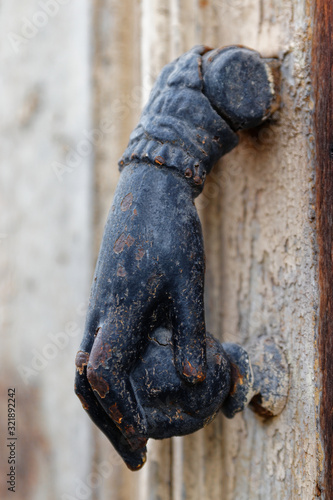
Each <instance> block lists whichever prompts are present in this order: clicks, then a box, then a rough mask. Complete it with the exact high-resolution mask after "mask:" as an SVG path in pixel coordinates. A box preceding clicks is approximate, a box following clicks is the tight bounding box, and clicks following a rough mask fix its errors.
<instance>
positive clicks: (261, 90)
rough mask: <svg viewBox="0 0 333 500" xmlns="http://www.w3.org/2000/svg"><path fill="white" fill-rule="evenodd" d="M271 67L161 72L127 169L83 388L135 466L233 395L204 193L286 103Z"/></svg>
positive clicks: (191, 56)
mask: <svg viewBox="0 0 333 500" xmlns="http://www.w3.org/2000/svg"><path fill="white" fill-rule="evenodd" d="M209 55H211V58H210V59H209ZM270 64H271V60H268V61H266V60H264V59H261V58H260V55H259V54H258V53H257V52H254V51H251V50H249V49H245V48H244V47H237V46H234V47H229V48H226V49H223V50H219V51H217V52H215V51H212V52H211V53H210V52H209V49H208V48H206V47H201V46H200V47H195V48H194V49H192V50H191V51H189V52H187V53H186V54H184V55H183V56H181V57H180V58H178V59H177V60H176V61H174V62H173V63H171V64H169V65H167V66H166V67H165V68H164V69H163V71H162V72H161V74H160V76H159V78H158V80H157V82H156V84H155V86H154V89H153V91H152V93H151V96H150V99H149V102H148V104H147V106H146V108H145V109H144V111H143V113H142V116H141V119H140V122H139V125H138V126H137V127H136V128H135V130H134V131H133V133H132V134H131V137H130V142H129V145H128V147H127V149H126V151H125V153H124V155H123V157H122V159H121V160H120V162H119V166H120V169H121V171H122V174H121V177H120V181H119V184H118V187H117V191H116V194H115V199H114V203H113V206H112V207H111V210H110V214H109V218H108V221H107V224H106V228H105V232H104V237H103V241H102V245H101V249H100V254H99V258H98V262H97V266H96V271H95V277H94V280H93V285H92V291H91V298H90V305H89V310H88V314H87V321H86V328H85V332H84V338H83V341H82V343H81V348H80V353H79V355H78V358H77V373H76V386H75V390H76V393H77V394H78V395H79V396H81V400H82V398H83V402H84V407H85V409H86V410H87V412H88V414H89V415H90V417H91V418H92V420H93V421H94V422H95V423H96V425H97V426H98V427H99V428H100V429H101V430H102V431H103V432H104V433H105V434H106V436H107V437H108V438H109V440H110V441H111V442H112V444H113V445H114V447H115V448H116V450H117V451H118V452H119V454H120V455H121V456H122V458H123V459H124V461H125V463H126V465H127V466H128V467H129V468H130V469H131V470H137V469H139V468H141V467H142V465H143V464H144V463H145V460H146V442H147V439H148V438H149V437H155V438H158V439H162V438H165V437H169V436H172V435H183V434H187V433H189V432H193V431H194V430H197V429H199V428H201V427H203V426H205V425H206V424H207V423H208V422H209V421H211V420H212V418H213V417H214V416H215V414H216V413H217V411H218V409H219V408H220V407H221V405H222V404H223V401H224V400H225V398H226V397H227V395H228V393H229V391H230V384H231V381H230V369H231V368H230V361H229V358H228V355H227V354H226V353H225V351H224V349H223V347H222V346H221V345H220V344H219V343H218V342H217V341H216V340H215V339H214V338H213V337H211V336H208V335H207V337H206V328H205V317H204V300H203V293H204V269H205V262H204V250H203V238H202V232H201V224H200V220H199V218H198V214H197V211H196V208H195V205H194V198H195V197H196V196H197V195H198V194H199V193H200V192H201V191H202V189H203V187H204V182H205V178H206V175H207V174H208V173H209V172H210V171H211V169H212V167H213V165H214V163H215V162H216V161H217V160H218V159H219V158H220V157H221V156H222V155H224V154H226V153H227V152H229V151H230V150H231V149H232V148H234V147H235V146H236V145H237V143H238V136H237V133H236V132H237V130H239V129H241V128H242V129H244V128H248V127H253V126H256V125H259V124H260V123H261V122H262V121H264V120H265V119H266V118H267V117H268V116H269V113H270V112H271V111H274V109H275V108H276V98H275V90H274V78H273V77H272V75H271V73H270V69H269V68H270ZM227 68H229V70H228V71H226V69H227ZM233 71H234V72H235V73H234V78H232V74H233ZM224 80H225V82H226V88H225V91H224V93H222V94H221V95H216V96H215V90H216V92H217V89H218V87H219V86H223V81H224ZM236 80H237V85H236V86H235V82H236ZM242 88H243V89H244V95H243V97H242V99H241V101H240V92H241V89H242ZM214 96H215V97H217V98H216V99H215V98H214ZM240 102H241V103H242V104H241V105H240ZM161 331H162V332H164V333H163V335H164V336H163V335H162V334H161ZM165 332H169V337H168V336H166V333H165ZM161 335H162V338H161ZM87 354H88V355H89V360H88V362H87ZM166 401H167V404H166Z"/></svg>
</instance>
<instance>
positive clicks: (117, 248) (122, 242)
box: [113, 233, 135, 253]
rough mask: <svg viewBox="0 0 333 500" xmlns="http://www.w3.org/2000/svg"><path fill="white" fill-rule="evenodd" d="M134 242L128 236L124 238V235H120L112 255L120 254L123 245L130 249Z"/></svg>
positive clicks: (131, 237)
mask: <svg viewBox="0 0 333 500" xmlns="http://www.w3.org/2000/svg"><path fill="white" fill-rule="evenodd" d="M134 241H135V239H134V238H133V236H131V235H130V234H129V235H128V236H127V237H126V236H125V233H121V235H120V236H119V238H118V239H117V240H116V242H115V244H114V246H113V251H114V253H121V252H122V251H123V250H124V247H125V245H127V246H128V247H130V246H132V245H133V243H134Z"/></svg>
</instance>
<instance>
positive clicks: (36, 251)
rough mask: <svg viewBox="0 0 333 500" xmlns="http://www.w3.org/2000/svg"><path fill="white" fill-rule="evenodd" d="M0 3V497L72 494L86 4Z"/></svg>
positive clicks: (87, 151) (77, 473)
mask: <svg viewBox="0 0 333 500" xmlns="http://www.w3.org/2000/svg"><path fill="white" fill-rule="evenodd" d="M50 9H51V10H48V9H46V10H45V9H43V8H42V7H41V5H40V2H38V1H30V2H21V3H15V4H14V3H13V2H10V1H6V0H5V1H3V2H1V8H0V18H1V34H0V37H1V43H0V45H1V52H0V66H1V74H2V77H1V82H0V87H1V92H0V99H1V118H0V135H1V148H0V157H1V165H2V167H1V169H0V175H1V188H0V189H1V196H0V199H1V211H0V217H1V222H0V228H1V229H0V232H1V233H2V238H1V248H0V252H1V258H0V267H1V274H2V275H4V276H5V279H4V280H1V282H2V284H1V292H0V293H1V347H2V349H1V353H0V371H1V377H0V378H1V417H0V426H1V432H0V434H1V443H0V445H1V452H0V457H1V459H0V470H1V477H0V497H1V498H2V499H7V498H13V496H15V498H17V499H23V498H24V499H34V500H39V499H45V498H47V499H50V500H52V499H57V498H62V495H66V494H71V495H75V490H76V488H77V487H78V486H79V485H81V483H84V482H85V481H86V478H87V474H88V473H89V471H90V464H91V444H92V442H91V426H90V423H89V422H88V421H82V408H81V405H80V403H79V401H77V398H76V397H75V395H74V391H73V384H74V364H73V361H74V357H75V352H76V349H77V345H78V343H79V340H80V336H81V332H82V328H83V321H84V309H85V300H86V298H87V295H88V293H89V286H90V283H89V282H90V272H91V220H92V219H91V212H92V201H91V200H92V154H91V151H92V145H91V143H90V142H89V140H88V139H87V137H86V135H85V134H86V133H88V132H89V131H90V129H91V106H90V104H91V101H90V96H91V87H90V73H91V67H90V60H89V53H90V33H91V30H90V16H91V11H90V7H89V2H88V1H86V0H73V1H72V2H70V3H68V4H65V2H61V3H60V2H59V3H58V2H55V3H54V4H53V8H52V6H51V7H50ZM12 386H14V387H15V389H16V422H17V438H18V439H17V447H16V478H17V479H16V492H15V493H12V492H11V491H8V489H7V487H8V484H6V480H7V477H6V474H7V473H8V472H9V470H8V469H9V464H8V462H7V458H8V455H7V448H6V441H5V439H6V437H7V389H8V388H9V387H12Z"/></svg>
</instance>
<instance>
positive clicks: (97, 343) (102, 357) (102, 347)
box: [88, 335, 110, 370]
mask: <svg viewBox="0 0 333 500" xmlns="http://www.w3.org/2000/svg"><path fill="white" fill-rule="evenodd" d="M109 348H110V346H109V344H107V343H106V342H103V341H102V338H101V336H100V335H97V337H96V338H95V340H94V345H93V348H92V351H91V354H90V358H89V365H90V366H91V367H92V368H94V369H95V370H96V369H97V368H99V367H100V366H103V367H104V368H108V361H109V352H110V350H109ZM88 370H89V367H88Z"/></svg>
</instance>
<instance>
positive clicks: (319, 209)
mask: <svg viewBox="0 0 333 500" xmlns="http://www.w3.org/2000/svg"><path fill="white" fill-rule="evenodd" d="M332 30H333V4H332V2H328V1H326V0H316V1H315V2H314V36H313V50H312V75H313V85H314V98H315V111H314V126H315V137H316V192H317V205H316V218H317V231H318V244H319V286H320V308H319V311H320V312H319V335H318V338H319V342H318V347H319V357H320V367H321V375H322V393H321V401H320V426H321V437H322V440H323V444H324V452H325V472H324V479H323V484H322V485H321V490H322V491H320V489H319V496H320V495H321V493H323V495H324V498H326V499H329V498H332V497H333V469H332V461H333V425H332V409H333V363H332V359H333V265H332V241H333V222H332V214H333V173H332V172H333V171H332V166H333V115H332V110H333V89H332V73H333V46H332V33H333V31H332Z"/></svg>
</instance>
